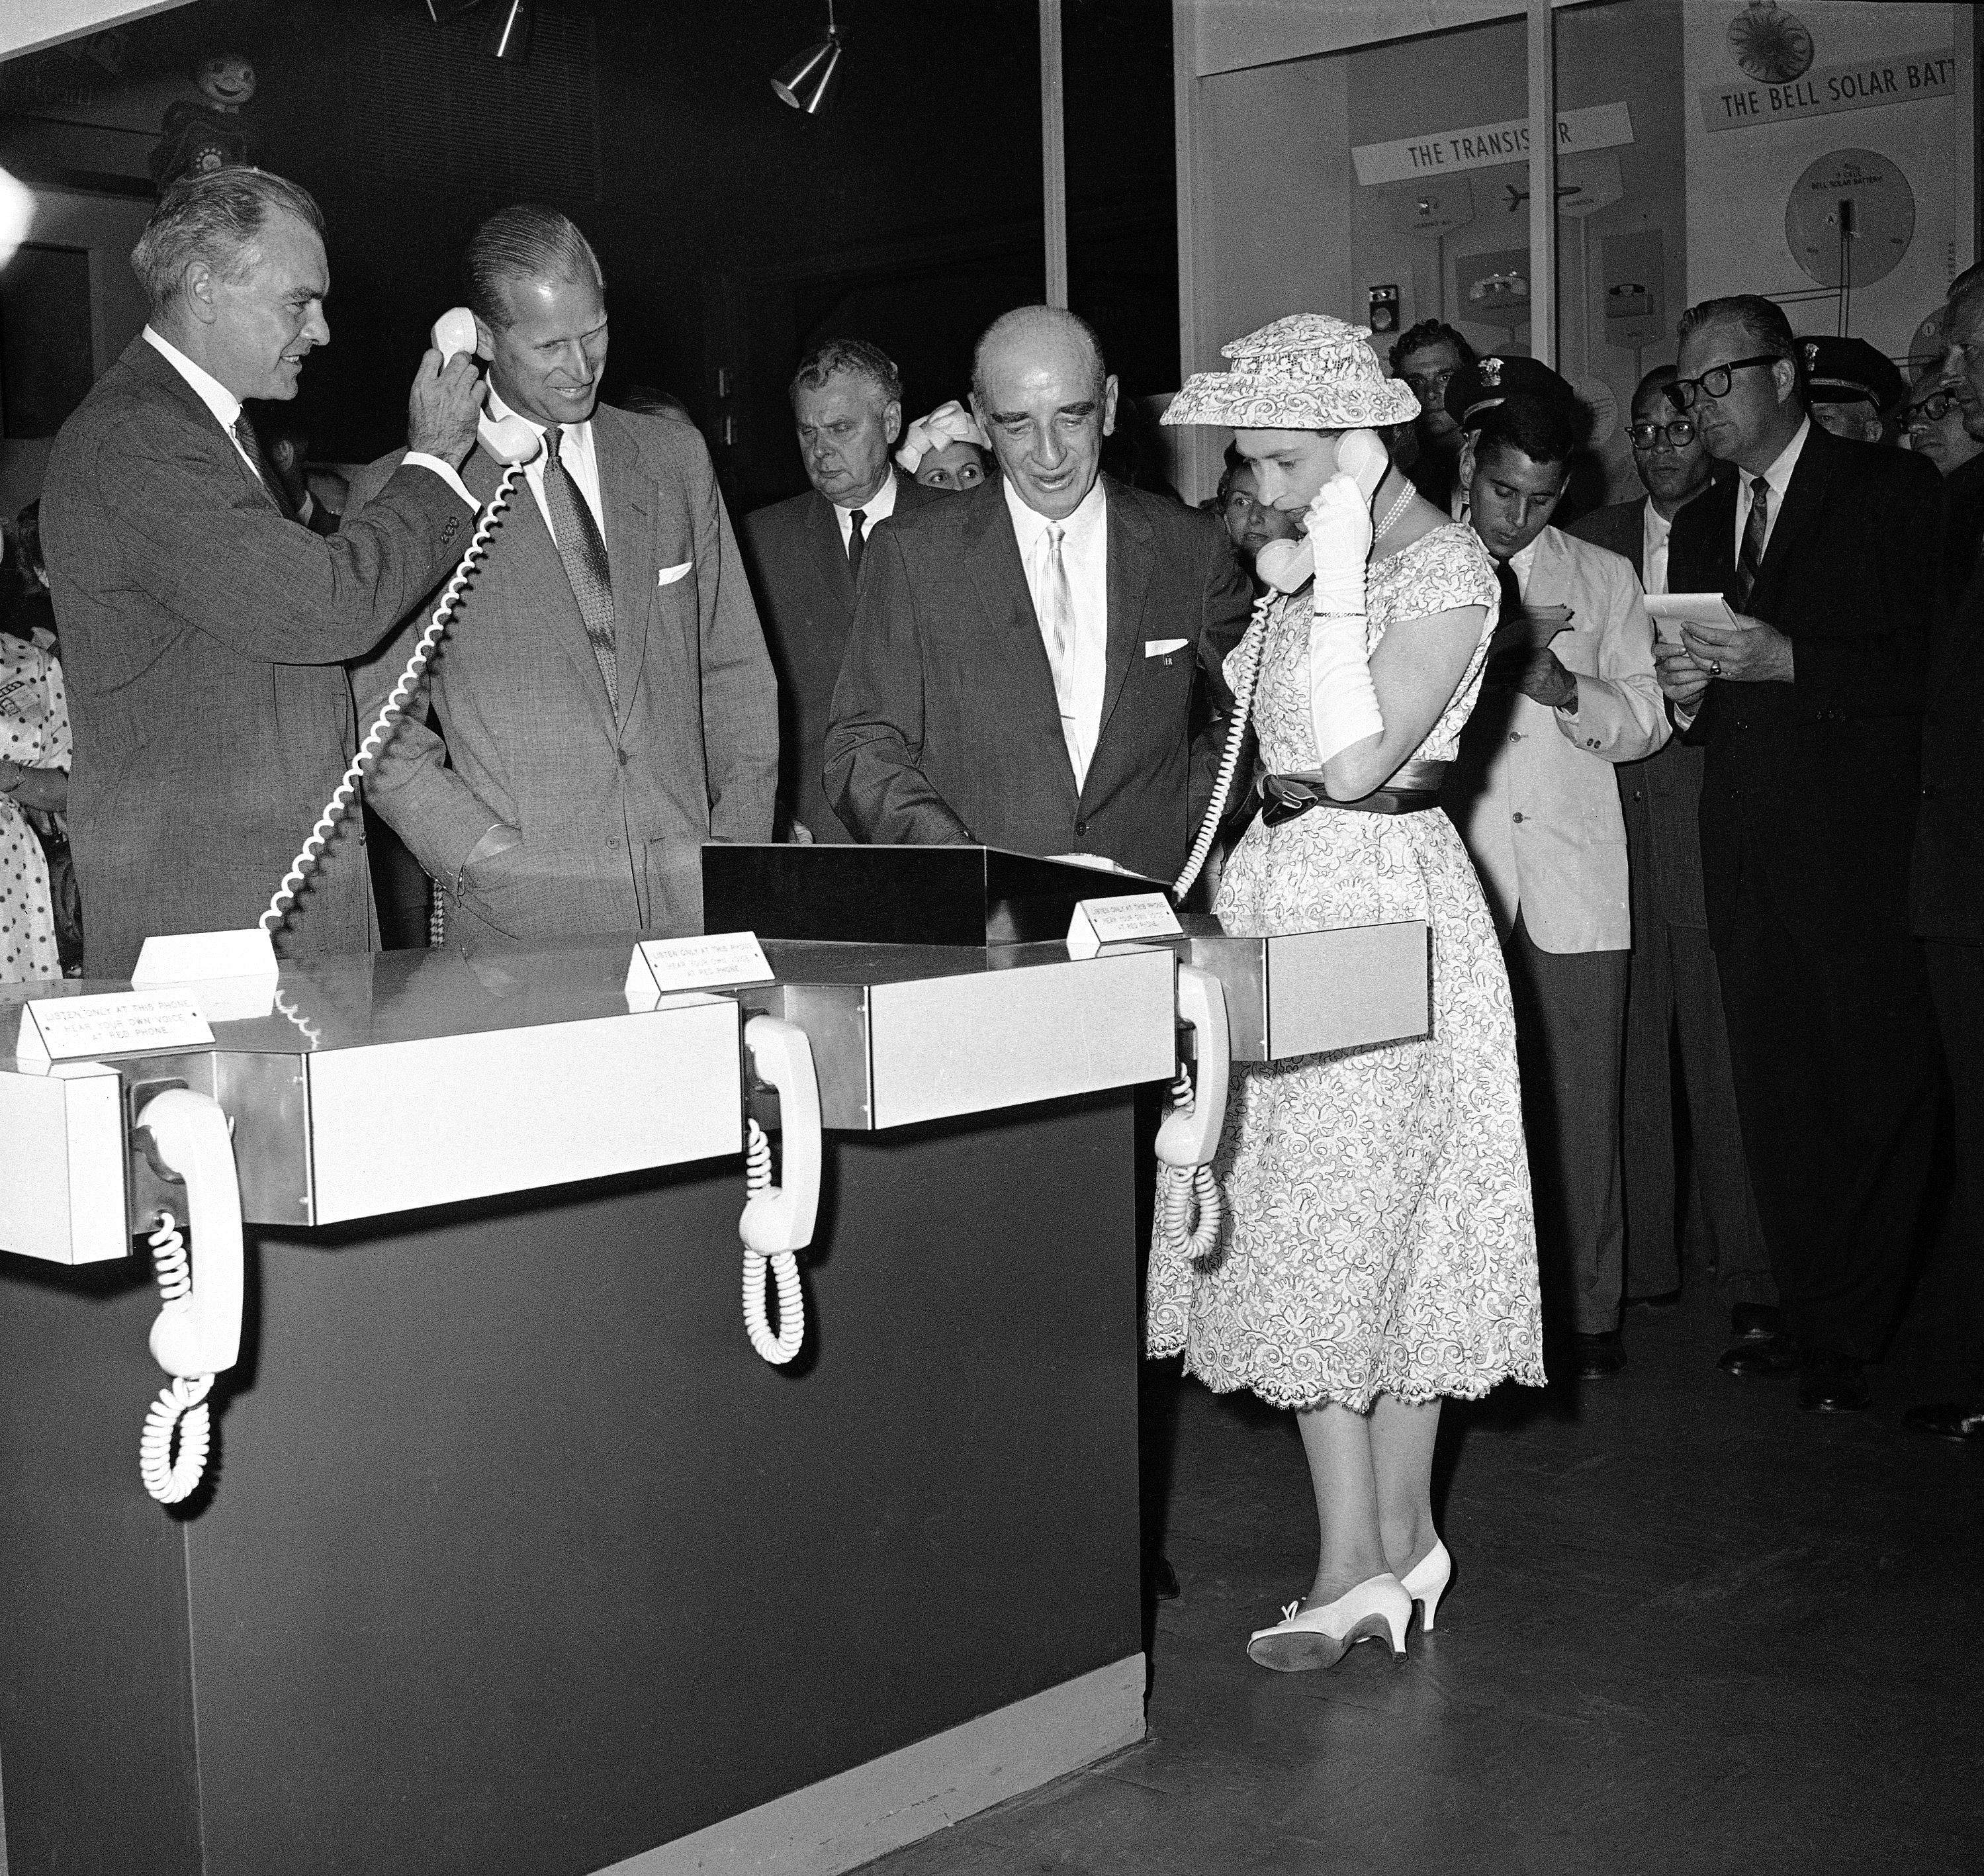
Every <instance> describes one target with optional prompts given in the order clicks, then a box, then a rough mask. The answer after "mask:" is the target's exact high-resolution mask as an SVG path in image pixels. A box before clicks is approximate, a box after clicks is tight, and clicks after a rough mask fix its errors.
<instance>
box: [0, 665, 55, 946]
mask: <svg viewBox="0 0 1984 1876" xmlns="http://www.w3.org/2000/svg"><path fill="white" fill-rule="evenodd" d="M68 800H69V699H68V698H67V697H66V696H65V695H64V693H63V690H62V666H61V665H59V664H57V663H56V662H55V660H54V658H52V657H50V656H49V654H48V653H47V652H44V651H42V650H41V649H40V648H39V647H38V646H35V645H29V644H28V643H27V642H25V641H24V640H22V639H19V638H11V637H8V636H7V635H5V634H0V983H26V982H28V981H30V980H34V979H36V978H42V977H60V976H61V975H62V960H61V958H60V956H59V955H58V953H57V952H56V949H55V908H54V906H52V904H51V903H49V863H48V861H47V859H45V857H44V856H43V855H42V843H41V842H40V840H39V839H38V838H37V837H36V836H35V830H34V829H32V827H30V826H28V817H27V815H26V813H25V812H24V810H25V809H31V808H32V809H40V810H42V811H43V812H48V813H59V812H61V810H62V808H63V807H64V806H65V805H66V804H67V802H68Z"/></svg>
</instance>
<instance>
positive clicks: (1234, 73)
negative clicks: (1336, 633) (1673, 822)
mask: <svg viewBox="0 0 1984 1876" xmlns="http://www.w3.org/2000/svg"><path fill="white" fill-rule="evenodd" d="M1177 12H1178V33H1177V54H1178V98H1179V105H1180V109H1179V119H1178V121H1179V126H1180V133H1181V134H1180V143H1181V162H1180V227H1181V241H1180V249H1181V270H1182V273H1183V276H1184V280H1183V284H1182V286H1181V296H1180V310H1181V323H1182V328H1183V330H1182V340H1183V352H1184V357H1183V359H1182V361H1181V362H1182V363H1183V365H1184V367H1185V369H1187V370H1198V369H1204V368H1205V367H1208V366H1209V365H1212V364H1213V363H1216V362H1217V358H1218V347H1219V346H1220V344H1221V343H1222V342H1223V341H1224V340H1226V339H1228V338H1231V337H1233V336H1235V334H1236V333H1243V332H1245V331H1248V330H1251V329H1252V327H1256V326H1258V325H1260V324H1262V323H1265V321H1266V320H1269V319H1272V318H1275V317H1279V315H1280V314H1282V313H1288V312H1292V311H1295V310H1316V311H1324V312H1335V313H1342V314H1345V315H1346V316H1349V317H1363V316H1364V314H1365V312H1366V308H1367V307H1369V305H1370V304H1371V303H1372V294H1373V293H1374V291H1375V290H1376V288H1377V287H1378V286H1379V285H1381V284H1382V285H1384V286H1387V287H1395V288H1396V296H1395V297H1392V298H1390V299H1388V300H1387V301H1386V304H1387V305H1388V306H1389V307H1392V309H1393V315H1392V316H1393V317H1395V318H1396V330H1397V331H1403V330H1406V329H1407V328H1409V327H1411V326H1412V325H1413V324H1414V323H1416V322H1417V321H1419V320H1424V319H1429V318H1434V319H1444V320H1448V321H1449V322H1450V323H1453V325H1455V326H1456V327H1458V328H1459V329H1460V330H1461V331H1462V332H1463V333H1466V336H1467V337H1468V338H1469V339H1470V341H1471V342H1472V343H1473V344H1474V345H1475V346H1476V348H1477V349H1478V350H1484V351H1485V350H1502V351H1504V352H1510V351H1513V352H1522V353H1530V352H1540V351H1541V350H1543V348H1541V347H1538V346H1537V343H1536V331H1535V320H1536V317H1537V307H1538V306H1539V305H1540V303H1543V300H1545V298H1546V297H1547V296H1546V295H1545V294H1544V293H1543V286H1544V283H1542V282H1540V281H1539V280H1537V277H1536V273H1535V270H1534V268H1533V265H1532V262H1531V234H1530V198H1531V193H1532V191H1531V184H1530V168H1531V166H1530V117H1529V116H1528V111H1529V87H1528V72H1527V52H1528V49H1529V44H1530V34H1531V32H1532V23H1531V22H1532V16H1534V15H1540V14H1541V12H1542V9H1541V8H1540V6H1539V7H1535V8H1530V9H1529V11H1528V12H1527V13H1526V12H1525V10H1524V9H1523V8H1521V7H1520V6H1516V5H1510V4H1507V3H1506V0H1503V4H1500V5H1496V4H1493V3H1492V0H1411V3H1410V4H1406V3H1404V0H1356V3H1354V4H1352V5H1346V6H1342V7H1333V8H1326V9H1303V8H1280V7H1274V8H1268V7H1258V8H1257V7H1249V6H1243V5H1238V4H1237V3H1236V0H1178V4H1177ZM1970 12H1971V9H1969V8H1967V7H1958V6H1951V5H1909V4H1893V5H1881V6H1866V5H1854V4H1850V3H1847V0H1798V5H1797V7H1796V8H1795V11H1793V10H1791V9H1789V8H1785V7H1783V6H1779V5H1773V4H1770V0H1750V4H1748V5H1743V4H1741V3H1740V0H1593V3H1591V4H1582V5H1557V7H1555V8H1554V9H1553V13H1552V16H1551V27H1552V30H1551V31H1550V35H1549V38H1550V48H1551V51H1552V52H1553V59H1554V69H1555V119H1556V137H1555V149H1554V155H1555V176H1554V180H1553V188H1554V192H1555V196H1556V212H1557V224H1556V226H1557V243H1556V249H1557V266H1556V272H1555V283H1554V284H1555V293H1554V296H1553V300H1554V305H1553V311H1554V332H1553V339H1554V343H1553V346H1552V347H1550V348H1549V349H1550V352H1551V353H1553V357H1554V360H1555V363H1556V365H1557V369H1558V370H1560V372H1561V373H1562V374H1563V376H1564V377H1567V378H1568V379H1569V380H1570V381H1571V382H1572V383H1573V384H1575V385H1576V386H1577V387H1578V389H1579V390H1580V394H1582V395H1583V396H1584V398H1585V400H1586V401H1587V404H1589V405H1590V407H1591V408H1592V410H1593V414H1594V430H1593V441H1594V444H1595V445H1597V447H1598V448H1599V450H1600V454H1601V457H1602V459H1603V462H1604V469H1605V471H1606V474H1607V481H1608V482H1609V484H1610V486H1611V487H1612V489H1613V491H1614V492H1615V493H1619V494H1624V493H1637V484H1631V483H1630V477H1631V470H1630V460H1629V458H1630V452H1629V451H1628V449H1627V444H1626V441H1625V438H1624V435H1623V434H1622V432H1621V430H1620V414H1621V413H1622V412H1623V411H1624V409H1625V408H1626V406H1627V403H1628V402H1629V400H1630V397H1631V394H1632V391H1633V387H1634V384H1636V383H1637V380H1638V378H1639V377H1640V375H1641V374H1642V373H1643V372H1644V370H1646V369H1647V368H1648V367H1651V366H1652V365H1654V364H1655V363H1661V362H1663V361H1664V360H1671V358H1672V357H1674V322H1675V320H1676V319H1677V317H1679V315H1680V313H1681V310H1682V309H1683V308H1684V307H1686V306H1687V305H1688V304H1689V303H1691V301H1694V300H1701V299H1703V298H1706V297H1708V296H1710V295H1712V294H1718V293H1735V292H1742V291H1748V292H1755V293H1764V294H1767V295H1768V296H1770V297H1771V298H1772V299H1775V300H1778V302H1779V303H1781V304H1782V305H1783V306H1784V307H1785V311H1786V313H1788V315H1789V317H1790V318H1791V323H1792V326H1793V327H1794V328H1795V330H1798V331H1800V332H1805V333H1845V332H1850V333H1852V334H1853V335H1854V336H1855V337H1861V338H1865V339H1866V340H1868V341H1869V342H1870V343H1872V344H1874V345H1875V346H1876V347H1878V348H1879V349H1880V350H1882V351H1883V352H1885V353H1888V354H1889V355H1890V356H1892V357H1895V359H1897V360H1906V359H1907V358H1908V357H1909V355H1910V353H1911V350H1912V349H1915V347H1916V345H1917V340H1916V333H1917V329H1918V327H1919V324H1920V323H1921V321H1922V318H1923V316H1924V315H1925V313H1926V312H1928V311H1929V310H1930V309H1931V308H1932V307H1934V306H1935V305H1937V304H1939V303H1940V301H1941V299H1942V293H1943V290H1944V289H1945V286H1947V284H1948V283H1949V280H1951V279H1952V277H1953V276H1955V274H1956V273H1957V272H1958V271H1959V270H1960V269H1961V268H1962V267H1963V266H1967V265H1968V264H1969V262H1970V261H1971V260H1972V257H1973V256H1972V233H1971V231H1972V214H1973V208H1972V186H1973V175H1972V169H1973V166H1972V140H1973V127H1972V105H1971V98H1972V89H1973V79H1972V65H1973V57H1972V43H1973V39H1972V20H1971V18H1970ZM1429 27H1431V28H1433V30H1431V31H1429V30H1428V28H1429ZM1385 342H1386V336H1385V335H1382V334H1381V336H1380V343H1381V345H1382V343H1385ZM1197 466H1198V465H1196V464H1195V465H1193V466H1192V467H1194V468H1196V467H1197ZM1190 472H1191V471H1188V474H1189V473H1190ZM1629 484H1630V486H1629Z"/></svg>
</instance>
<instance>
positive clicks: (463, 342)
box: [434, 307, 545, 463]
mask: <svg viewBox="0 0 1984 1876" xmlns="http://www.w3.org/2000/svg"><path fill="white" fill-rule="evenodd" d="M434 350H436V351H437V352H438V353H441V363H442V364H443V365H444V366H445V365H446V364H447V361H448V360H450V359H451V358H452V357H454V356H455V354H456V353H457V352H473V351H474V350H475V315H474V313H471V312H470V311H469V310H468V307H450V308H449V309H448V310H447V311H446V312H445V313H443V314H442V315H441V317H440V318H439V319H437V320H435V321H434ZM476 429H477V430H478V432H479V433H480V434H481V438H482V447H484V449H485V450H487V451H488V452H489V454H491V456H493V457H495V458H496V460H497V461H498V462H499V463H527V462H529V461H531V459H532V458H533V457H535V456H536V454H537V453H538V451H540V450H541V449H542V448H543V447H545V445H544V439H543V438H542V437H540V436H539V435H538V433H537V432H536V431H535V430H533V429H532V428H531V426H530V425H529V424H527V423H525V422H524V420H523V419H522V418H521V417H501V418H498V417H491V416H489V415H488V414H487V413H486V412H485V413H484V415H483V416H482V417H480V418H478V420H477V423H476Z"/></svg>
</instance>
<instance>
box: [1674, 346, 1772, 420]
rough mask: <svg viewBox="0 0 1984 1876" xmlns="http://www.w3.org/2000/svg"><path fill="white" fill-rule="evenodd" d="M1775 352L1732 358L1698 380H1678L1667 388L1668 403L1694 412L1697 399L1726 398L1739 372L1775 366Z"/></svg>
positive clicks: (1709, 369) (1706, 372)
mask: <svg viewBox="0 0 1984 1876" xmlns="http://www.w3.org/2000/svg"><path fill="white" fill-rule="evenodd" d="M1777 362H1778V355H1777V353H1775V352H1759V353H1757V355H1756V356H1755V357H1754V358H1732V359H1731V360H1730V361H1729V362H1728V364H1726V365H1711V366H1710V367H1709V368H1708V370H1706V371H1704V373H1703V374H1701V377H1698V378H1676V379H1675V380H1674V382H1673V383H1672V384H1670V385H1669V386H1668V387H1667V401H1668V403H1670V404H1674V405H1675V406H1677V407H1678V408H1680V409H1681V410H1693V409H1694V400H1696V399H1697V397H1728V395H1729V387H1730V385H1731V383H1732V382H1733V381H1734V378H1735V375H1736V374H1737V373H1738V372H1739V371H1743V370H1748V368H1749V367H1751V365H1775V363H1777Z"/></svg>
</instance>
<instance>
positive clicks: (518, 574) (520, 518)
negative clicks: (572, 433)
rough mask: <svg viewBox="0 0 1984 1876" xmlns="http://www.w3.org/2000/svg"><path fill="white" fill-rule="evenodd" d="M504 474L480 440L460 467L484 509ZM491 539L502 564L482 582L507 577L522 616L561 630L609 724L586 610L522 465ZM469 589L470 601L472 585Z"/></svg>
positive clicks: (512, 602)
mask: <svg viewBox="0 0 1984 1876" xmlns="http://www.w3.org/2000/svg"><path fill="white" fill-rule="evenodd" d="M502 475H503V467H502V465H501V464H500V463H498V462H497V461H495V460H494V457H491V455H490V454H489V453H488V451H486V450H484V448H483V447H481V444H478V445H477V446H476V448H475V451H474V454H473V455H471V457H469V459H468V462H467V463H466V464H464V465H463V467H462V471H461V479H462V481H464V482H465V483H467V484H468V492H469V493H470V494H472V495H473V496H474V497H475V499H476V500H477V501H479V502H481V504H482V505H483V506H484V508H487V507H488V505H489V499H490V497H491V496H492V495H494V494H495V492H496V487H497V484H498V483H499V482H500V481H501V480H502ZM491 547H492V548H494V549H496V550H497V551H498V556H499V558H500V564H498V565H497V566H494V567H491V568H489V569H488V571H486V572H484V574H483V575H482V576H481V581H478V584H488V583H493V582H494V581H498V580H500V581H503V582H504V595H503V597H504V603H505V604H506V605H508V606H509V607H510V608H512V609H513V611H515V612H516V613H517V614H518V615H521V616H522V617H524V618H535V619H536V620H538V621H541V625H542V628H543V629H544V630H545V631H550V632H552V633H555V635H557V638H558V642H559V644H560V645H562V646H563V647H564V649H565V655H566V656H567V657H568V658H570V659H571V661H572V663H573V664H574V665H575V666H576V667H577V668H578V673H579V677H580V679H581V688H582V689H584V690H585V692H586V693H587V694H588V695H593V696H596V698H597V701H598V706H599V715H600V720H601V721H602V723H608V724H610V723H611V722H612V717H611V715H610V714H609V712H608V707H607V701H606V680H605V678H603V677H602V675H600V671H599V660H598V658H595V657H594V656H593V655H592V640H591V639H590V638H588V637H587V636H586V635H585V615H584V614H583V613H582V612H581V611H579V609H578V600H577V599H576V598H575V597H574V596H573V594H572V590H571V580H570V579H569V578H568V577H567V576H566V574H565V562H564V561H563V560H562V559H561V558H559V555H558V543H557V542H556V541H554V540H553V539H552V538H551V530H550V528H548V527H546V526H545V518H544V514H543V513H542V511H541V510H540V509H539V508H538V498H537V497H536V496H535V494H532V493H531V486H530V484H529V482H528V480H527V479H526V478H525V477H524V473H523V471H521V470H519V471H518V472H517V480H516V481H515V482H514V484H512V486H511V491H510V505H509V506H508V508H505V509H504V511H503V518H502V520H501V521H500V522H498V524H497V533H496V535H495V538H494V540H492V541H491ZM472 594H473V588H471V604H472V603H473V601H472Z"/></svg>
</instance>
